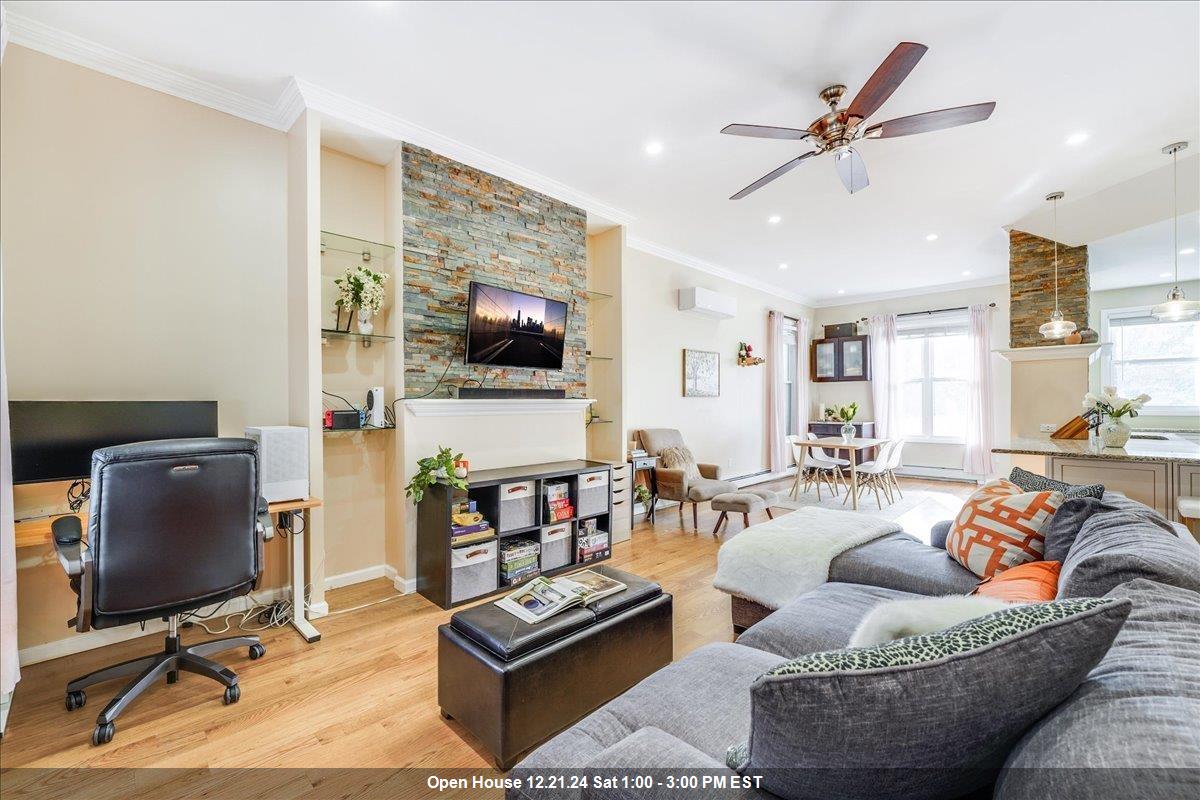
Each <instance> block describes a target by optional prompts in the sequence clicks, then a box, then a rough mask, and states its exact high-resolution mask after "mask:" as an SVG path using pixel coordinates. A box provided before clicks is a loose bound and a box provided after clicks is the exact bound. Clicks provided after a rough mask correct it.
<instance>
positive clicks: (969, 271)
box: [962, 269, 971, 277]
mask: <svg viewBox="0 0 1200 800" xmlns="http://www.w3.org/2000/svg"><path fill="white" fill-rule="evenodd" d="M962 274H963V276H964V277H965V276H967V275H970V274H971V270H969V269H964V270H963V272H962Z"/></svg>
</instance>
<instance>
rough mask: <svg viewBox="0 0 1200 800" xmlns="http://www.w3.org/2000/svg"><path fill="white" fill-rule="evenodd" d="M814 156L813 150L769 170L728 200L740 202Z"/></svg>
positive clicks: (815, 152)
mask: <svg viewBox="0 0 1200 800" xmlns="http://www.w3.org/2000/svg"><path fill="white" fill-rule="evenodd" d="M816 154H817V151H816V150H814V151H813V152H811V153H805V154H804V155H802V156H799V157H797V158H793V159H792V160H791V161H789V162H787V163H786V164H784V165H783V166H782V167H777V168H775V169H773V170H771V171H770V172H768V173H767V174H766V175H763V176H762V177H761V178H759V179H758V180H756V181H755V182H754V183H752V184H750V185H749V186H747V187H746V188H745V189H742V190H741V191H740V192H738V193H737V194H735V195H734V196H733V197H731V198H729V199H730V200H741V199H742V198H743V197H745V196H746V195H748V194H750V193H751V192H755V191H758V190H759V189H761V188H762V187H764V186H766V185H767V184H768V183H770V182H771V181H773V180H775V179H776V178H778V177H779V176H780V175H783V174H784V173H785V172H791V171H792V170H794V169H795V168H796V167H798V166H800V163H801V162H802V161H804V160H805V159H807V158H811V157H813V156H815V155H816Z"/></svg>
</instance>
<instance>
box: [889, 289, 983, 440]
mask: <svg viewBox="0 0 1200 800" xmlns="http://www.w3.org/2000/svg"><path fill="white" fill-rule="evenodd" d="M896 329H897V330H896V339H897V341H896V345H897V350H898V353H897V358H896V367H897V372H898V375H897V379H896V383H897V390H898V392H899V395H900V397H899V404H898V405H899V411H900V434H901V435H902V436H904V437H905V438H909V439H925V440H927V441H940V442H961V441H963V440H964V439H965V438H966V431H967V386H968V385H969V384H968V378H969V376H970V370H971V353H970V347H969V344H968V341H967V318H966V314H965V313H963V312H961V311H960V312H954V313H947V314H935V315H921V316H914V317H900V318H899V319H898V320H897V322H896Z"/></svg>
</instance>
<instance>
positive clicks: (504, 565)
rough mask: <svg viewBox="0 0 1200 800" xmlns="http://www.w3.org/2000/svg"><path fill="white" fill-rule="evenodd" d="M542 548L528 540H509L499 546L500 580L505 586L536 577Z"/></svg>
mask: <svg viewBox="0 0 1200 800" xmlns="http://www.w3.org/2000/svg"><path fill="white" fill-rule="evenodd" d="M541 549H542V546H541V545H540V544H538V543H537V542H534V541H531V540H529V539H509V540H508V541H506V542H503V543H502V544H501V545H500V580H502V581H503V582H504V584H505V585H506V586H512V585H513V584H515V583H520V582H521V581H524V580H528V579H529V578H532V577H534V576H536V575H537V574H538V573H539V572H540V570H539V569H538V553H539V552H540V551H541Z"/></svg>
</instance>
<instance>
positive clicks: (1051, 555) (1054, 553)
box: [1042, 497, 1117, 562]
mask: <svg viewBox="0 0 1200 800" xmlns="http://www.w3.org/2000/svg"><path fill="white" fill-rule="evenodd" d="M1116 510H1117V508H1116V506H1110V505H1108V504H1107V503H1104V502H1102V501H1100V500H1097V499H1096V498H1094V497H1076V498H1075V499H1073V500H1067V501H1066V502H1065V503H1063V504H1062V505H1061V506H1059V507H1058V511H1056V512H1054V516H1053V517H1051V518H1050V521H1049V522H1048V523H1046V527H1045V528H1043V529H1042V533H1043V534H1044V535H1045V537H1046V543H1045V546H1044V548H1043V550H1042V558H1044V559H1045V560H1046V561H1059V562H1061V561H1066V559H1067V554H1068V553H1070V552H1071V545H1073V544H1075V538H1076V537H1077V536H1079V529H1080V528H1082V527H1083V523H1085V522H1087V521H1088V518H1089V517H1091V516H1092V515H1093V514H1096V513H1099V512H1101V511H1116Z"/></svg>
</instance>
